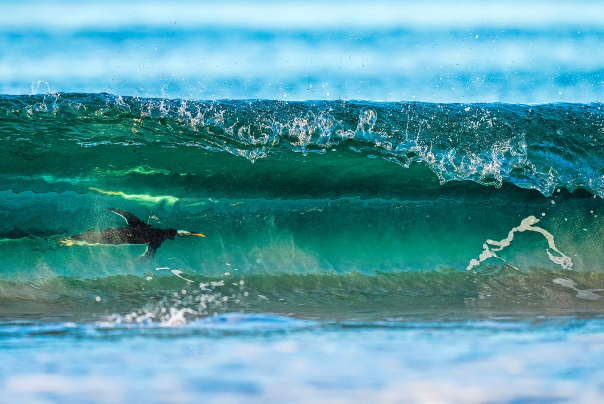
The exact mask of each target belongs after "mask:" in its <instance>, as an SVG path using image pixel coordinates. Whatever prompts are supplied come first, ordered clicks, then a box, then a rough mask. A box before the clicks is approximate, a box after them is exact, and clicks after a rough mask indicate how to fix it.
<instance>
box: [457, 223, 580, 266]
mask: <svg viewBox="0 0 604 404" xmlns="http://www.w3.org/2000/svg"><path fill="white" fill-rule="evenodd" d="M538 222H539V219H537V218H536V217H535V216H529V217H527V218H526V219H524V220H523V221H522V222H520V226H518V227H514V228H513V229H512V230H510V232H509V233H508V236H507V237H506V238H504V239H503V240H501V241H495V240H487V241H486V243H485V244H483V245H482V247H483V248H484V251H483V252H482V253H480V255H479V256H478V259H472V260H471V261H470V264H469V265H468V266H467V268H466V269H467V270H468V271H469V270H471V269H472V268H474V267H475V266H478V265H480V263H481V262H483V261H485V260H486V259H487V258H491V257H494V258H499V259H503V258H500V257H498V256H497V254H496V253H495V252H497V251H501V250H503V249H504V248H506V247H508V246H509V245H510V244H511V242H512V240H513V239H514V233H516V232H520V233H521V232H525V231H534V232H536V233H540V234H542V235H543V237H545V239H546V240H547V244H548V248H547V249H546V250H545V251H546V252H547V255H548V257H549V259H550V260H551V261H552V262H554V263H555V264H557V265H560V266H561V267H562V268H563V269H572V266H573V262H572V260H571V259H570V257H568V256H566V255H564V254H563V253H562V252H561V251H560V250H558V248H557V247H556V244H555V243H554V236H553V235H552V234H551V233H550V232H548V231H547V230H545V229H542V228H541V227H538V226H535V224H536V223H538ZM491 246H494V247H491ZM552 251H555V252H556V253H557V254H558V255H554V254H552Z"/></svg>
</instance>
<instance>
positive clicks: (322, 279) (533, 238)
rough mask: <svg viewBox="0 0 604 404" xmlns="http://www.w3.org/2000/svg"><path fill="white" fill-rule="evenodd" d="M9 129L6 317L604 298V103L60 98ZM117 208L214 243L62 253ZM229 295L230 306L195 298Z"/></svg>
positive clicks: (3, 233) (7, 101) (3, 242)
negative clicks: (148, 255)
mask: <svg viewBox="0 0 604 404" xmlns="http://www.w3.org/2000/svg"><path fill="white" fill-rule="evenodd" d="M0 115H2V116H3V117H5V118H3V120H2V121H0V138H1V139H2V141H3V148H2V150H0V155H1V158H0V215H1V217H2V220H1V221H0V254H1V255H2V257H3V267H2V269H1V271H0V291H1V293H0V295H1V296H0V301H1V302H2V307H5V309H3V310H5V313H6V312H7V311H6V310H8V312H10V310H13V309H15V310H21V311H22V312H24V311H27V310H31V312H32V313H36V312H43V313H46V314H48V315H51V314H52V313H55V312H56V313H61V312H62V311H61V310H63V311H64V310H66V309H65V308H63V309H61V307H63V306H64V305H67V307H69V309H68V310H71V311H72V312H73V313H75V312H79V313H100V312H105V313H106V312H114V313H122V315H123V314H124V313H126V312H127V311H129V310H132V309H136V310H137V312H138V310H143V311H144V309H143V307H148V308H149V307H151V306H153V307H154V308H153V309H151V308H149V310H151V311H152V312H153V313H155V314H154V315H156V317H157V315H158V314H157V310H160V311H161V308H162V307H163V308H164V309H166V313H170V307H172V308H174V304H175V302H174V301H173V300H174V299H176V301H180V303H177V308H178V310H182V309H185V308H187V309H188V308H191V307H192V306H195V307H196V308H194V309H191V310H193V312H195V314H194V316H203V315H209V314H211V312H212V310H214V311H215V312H220V311H221V310H223V311H237V310H244V311H252V312H254V311H257V312H264V313H265V312H283V311H286V312H288V313H289V312H292V313H299V314H300V315H301V316H310V314H309V313H310V312H311V311H312V312H316V313H321V312H326V313H329V314H328V316H337V315H338V314H337V313H340V314H342V313H345V312H346V311H347V310H348V309H352V310H353V311H356V312H359V313H360V312H363V310H364V309H363V307H366V308H367V307H371V306H372V304H374V303H375V304H378V303H376V302H378V301H379V305H381V307H383V309H384V310H385V311H388V310H391V313H392V314H393V315H394V313H395V312H396V310H397V308H400V307H403V306H405V305H407V306H408V305H413V304H420V305H422V304H423V305H424V306H425V305H427V304H428V303H426V302H428V301H432V302H436V303H435V304H436V305H437V306H439V305H441V306H442V304H445V305H448V304H450V303H451V302H456V303H454V304H462V305H467V304H469V303H468V302H471V301H475V300H476V301H483V300H486V301H490V300H489V299H487V297H492V296H494V295H493V293H489V290H490V291H494V290H497V292H496V293H495V292H494V293H495V295H497V296H499V297H500V298H503V299H505V300H506V301H507V302H514V301H520V300H519V299H521V300H522V299H524V298H527V299H529V300H531V299H533V300H531V301H534V299H537V300H539V299H541V300H543V301H547V302H550V303H551V304H552V305H554V306H555V304H553V303H552V302H554V301H556V302H560V301H565V302H567V301H575V300H579V301H581V302H587V301H592V302H597V301H599V296H600V295H599V293H600V289H601V284H600V283H601V282H600V281H599V279H600V274H601V273H604V267H603V266H602V260H601V257H602V255H603V254H604V246H602V243H601V240H602V237H603V236H604V234H603V230H602V229H604V226H602V224H601V220H602V218H603V217H604V207H603V206H602V204H601V199H600V198H598V196H600V197H601V196H603V195H604V188H602V185H603V184H602V174H601V171H602V157H603V156H602V152H601V150H602V148H601V147H600V143H601V141H602V137H603V136H604V125H603V123H604V115H603V114H602V111H601V105H600V104H591V105H577V104H558V105H507V104H468V105H461V104H426V103H376V102H367V101H350V102H344V101H337V102H332V101H329V102H328V101H307V102H290V103H286V102H278V101H265V100H245V101H241V100H240V101H228V100H223V101H185V100H166V99H140V98H128V97H120V96H114V95H111V94H47V95H45V96H0ZM108 208H119V209H123V210H126V211H128V212H131V213H132V214H134V215H136V216H137V217H139V218H140V219H141V220H143V221H145V222H147V223H149V224H150V225H152V226H154V227H158V228H165V229H167V228H172V229H186V230H190V231H196V232H202V233H204V234H205V235H206V236H207V237H206V238H204V239H197V240H188V239H179V240H173V241H166V242H165V243H163V244H162V246H161V248H159V249H158V251H157V253H156V256H155V259H154V261H153V262H151V263H140V262H137V261H136V259H137V257H138V256H140V255H141V254H142V253H143V251H144V249H145V246H142V245H126V246H72V247H63V246H61V245H59V244H58V243H57V242H56V239H57V238H59V237H68V236H71V235H74V234H78V233H82V232H85V231H88V230H91V229H104V228H109V227H119V226H123V225H124V223H123V220H122V219H121V218H119V217H118V216H116V215H114V214H112V213H111V212H109V211H108V210H107V209H108ZM493 268H495V269H493ZM231 280H232V282H231ZM556 280H557V281H556ZM240 281H242V282H244V283H245V287H244V289H245V290H244V289H240V287H243V284H239V283H238V282H240ZM217 282H223V283H224V285H223V286H221V287H223V288H229V289H233V291H230V290H229V291H228V292H223V291H222V290H219V291H218V292H208V293H206V292H207V291H204V290H203V289H202V288H200V287H199V285H200V284H201V285H203V284H207V285H206V286H209V287H210V288H211V287H212V285H213V283H217ZM229 282H230V283H229ZM216 285H217V284H214V285H213V286H214V287H215V288H216ZM182 291H185V292H187V293H186V295H187V296H189V297H187V298H183V296H179V297H174V293H176V294H181V292H182ZM244 293H248V295H247V296H244V295H243V294H244ZM233 295H234V297H233ZM202 296H215V298H212V300H211V301H210V300H207V299H210V298H209V297H205V298H203V299H206V300H204V302H205V304H206V306H207V307H206V308H207V310H206V309H204V310H201V309H200V308H199V306H200V301H198V300H191V301H189V300H187V299H189V298H190V297H191V298H200V299H202ZM481 296H482V297H483V298H481ZM561 296H567V297H561ZM568 296H570V298H568ZM97 297H98V298H99V299H100V302H99V301H97ZM225 297H226V298H227V299H226V300H224V298H225ZM265 299H266V300H265ZM280 299H282V300H280ZM560 299H562V300H560ZM227 301H228V303H227ZM159 302H164V303H161V305H163V306H161V305H160V306H158V305H159V304H160V303H159ZM283 302H290V303H291V305H290V306H288V307H287V309H286V308H285V306H283V304H285V303H283ZM372 302H373V303H372ZM413 302H415V303H413ZM421 302H424V303H421ZM439 302H440V303H439ZM443 302H444V303H443ZM185 303H186V304H185ZM218 303H220V304H218ZM556 304H557V303H556ZM590 304H591V303H590ZM594 304H595V303H594ZM148 305H151V306H148ZM441 306H439V307H441ZM153 310H155V311H153ZM179 313H181V314H182V313H184V312H179ZM187 313H188V312H187ZM380 313H382V314H383V313H384V312H380ZM389 313H390V312H389ZM164 314H165V313H164ZM189 314H191V313H189ZM57 315H58V314H57ZM191 315H193V314H191ZM160 317H161V316H160ZM168 317H169V316H168ZM172 317H173V316H172ZM137 318H139V317H137ZM170 318H171V317H170ZM122 320H123V319H122Z"/></svg>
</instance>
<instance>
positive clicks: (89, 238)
mask: <svg viewBox="0 0 604 404" xmlns="http://www.w3.org/2000/svg"><path fill="white" fill-rule="evenodd" d="M107 210H108V211H111V212H113V213H115V214H117V215H120V216H121V217H123V218H124V219H125V220H126V222H127V223H128V226H125V227H119V228H114V229H105V230H100V231H98V230H90V231H87V232H85V233H82V234H76V235H75V236H71V237H68V238H60V239H57V242H58V243H59V244H60V245H64V246H68V247H70V246H72V245H99V244H111V245H120V244H147V251H145V252H144V253H143V255H141V256H140V257H139V258H138V260H137V261H142V262H147V261H152V260H153V258H154V257H155V252H156V251H157V249H158V248H159V246H161V243H163V242H164V241H166V240H168V239H169V240H174V237H176V236H180V237H186V236H198V237H205V236H204V235H203V234H201V233H193V232H190V231H186V230H176V229H156V228H155V227H152V226H151V225H149V224H147V223H145V222H143V221H142V220H140V219H139V218H137V217H136V216H134V215H133V214H132V213H128V212H126V211H124V210H121V209H113V208H108V209H107Z"/></svg>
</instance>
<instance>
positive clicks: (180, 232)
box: [176, 230, 205, 237]
mask: <svg viewBox="0 0 604 404" xmlns="http://www.w3.org/2000/svg"><path fill="white" fill-rule="evenodd" d="M176 235H177V236H180V237H187V236H198V237H205V236H204V235H203V234H201V233H193V232H190V231H186V230H177V231H176Z"/></svg>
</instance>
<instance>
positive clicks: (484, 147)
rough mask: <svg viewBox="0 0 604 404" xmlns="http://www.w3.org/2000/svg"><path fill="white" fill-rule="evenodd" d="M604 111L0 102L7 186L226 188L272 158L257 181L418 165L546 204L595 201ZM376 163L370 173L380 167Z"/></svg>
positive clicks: (66, 98) (116, 99)
mask: <svg viewBox="0 0 604 404" xmlns="http://www.w3.org/2000/svg"><path fill="white" fill-rule="evenodd" d="M601 107H602V104H587V105H583V104H551V105H511V104H431V103H415V102H403V103H397V102H388V103H379V102H367V101H307V102H281V101H265V100H239V101H228V100H222V101H192V100H168V99H144V98H136V97H134V98H133V97H121V96H114V95H111V94H47V95H45V96H2V97H0V113H2V116H5V118H4V119H3V121H2V123H0V134H1V135H0V136H2V139H3V141H4V143H5V145H6V146H5V150H4V151H3V160H4V163H3V164H2V167H1V168H2V172H3V173H5V174H9V173H12V174H13V178H14V177H19V176H21V177H22V176H23V173H27V175H28V176H30V177H32V176H33V177H34V178H37V179H38V180H39V181H43V180H44V178H47V177H49V176H50V177H52V181H58V182H68V181H70V180H74V179H75V180H77V181H89V182H90V183H95V180H94V179H95V176H96V177H98V176H103V177H105V178H107V177H109V178H113V179H116V178H120V177H122V178H127V177H129V176H133V175H139V176H149V177H158V176H160V177H161V176H164V175H165V176H168V177H172V178H171V179H173V178H174V177H175V176H193V175H195V176H198V177H203V176H206V180H208V178H207V177H210V176H214V175H218V176H220V173H221V172H223V171H224V170H220V169H219V168H218V167H220V166H224V165H229V166H233V169H232V170H229V174H230V175H231V177H232V178H233V180H235V181H241V180H245V179H247V178H246V177H245V176H244V175H243V174H242V173H241V171H246V170H247V169H249V166H246V165H245V163H244V162H242V161H237V160H233V159H232V158H229V156H236V157H243V158H244V159H246V160H248V161H251V162H259V161H261V160H268V161H270V162H269V163H267V164H265V165H263V167H264V168H265V169H266V170H268V171H269V172H268V173H267V172H265V173H264V177H266V176H273V177H279V176H283V175H285V176H286V178H287V179H288V180H293V179H295V178H296V176H293V175H287V174H286V173H284V170H283V169H282V167H283V165H289V164H291V165H295V166H304V165H305V162H306V161H307V160H308V159H310V160H312V163H311V164H306V165H313V166H314V167H313V168H310V167H305V168H306V169H307V170H308V171H310V172H309V173H303V175H301V176H300V177H308V175H310V174H311V173H312V172H313V171H314V173H313V174H314V175H315V176H320V174H319V173H317V172H316V171H317V170H318V169H319V168H318V167H317V165H320V166H321V167H320V168H321V169H329V170H332V172H330V175H333V176H335V179H336V180H340V179H344V177H345V174H347V173H342V172H341V171H340V172H339V170H338V169H337V168H338V167H339V165H341V164H339V163H341V162H342V161H348V162H352V161H354V159H355V157H352V156H353V155H359V156H362V157H366V158H370V159H378V160H381V161H382V160H383V161H388V162H390V163H393V164H396V165H399V166H401V167H403V168H407V169H409V168H410V167H413V166H416V165H419V166H421V167H425V168H427V169H429V170H430V171H431V172H432V176H435V178H436V179H437V181H438V183H440V184H445V183H448V182H451V181H474V182H477V183H479V184H483V185H493V186H495V187H500V186H501V185H502V184H503V183H504V182H509V183H512V184H514V185H516V186H519V187H521V188H526V189H536V190H538V191H539V192H541V193H542V194H544V195H547V196H549V195H551V194H552V193H553V192H554V190H555V189H557V188H560V187H563V188H566V189H568V190H570V191H573V190H575V189H578V188H582V189H586V190H588V191H589V192H591V193H593V194H595V195H598V196H601V197H602V196H604V184H603V182H602V172H601V168H602V165H603V164H602V163H603V156H602V152H601V147H600V145H601V142H602V139H603V137H604V112H603V111H602V109H601ZM127 150H128V152H126V151H127ZM292 152H293V153H292ZM221 154H222V155H221ZM224 154H228V156H225V155H224ZM310 155H313V156H312V157H309V156H310ZM315 155H321V158H318V156H315ZM125 156H128V158H127V159H125ZM66 158H68V159H69V164H68V165H66V164H63V163H64V162H65V161H64V160H63V159H66ZM36 163H37V164H36ZM217 166H218V167H217ZM379 166H380V164H378V163H377V162H375V163H374V164H368V168H370V169H375V170H378V167H379ZM34 167H36V168H34ZM42 167H44V169H42ZM296 168H298V167H296ZM256 170H260V169H256ZM302 170H303V171H304V169H302ZM415 173H418V174H417V175H419V177H420V179H419V180H418V182H420V183H421V182H423V180H424V179H425V178H426V173H425V171H422V170H416V171H415ZM352 174H353V175H354V174H357V173H352ZM260 178H262V176H261V177H260ZM221 179H222V180H224V176H223V178H221ZM262 179H263V180H264V178H262ZM5 181H6V179H5ZM325 181H326V180H325V179H323V182H325ZM96 182H98V181H96ZM181 182H182V181H181ZM185 182H186V181H185ZM429 182H430V183H433V182H434V181H429ZM204 185H206V184H204ZM392 185H393V186H395V184H392ZM280 186H281V187H283V186H284V185H283V184H280ZM281 191H283V190H281Z"/></svg>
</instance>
